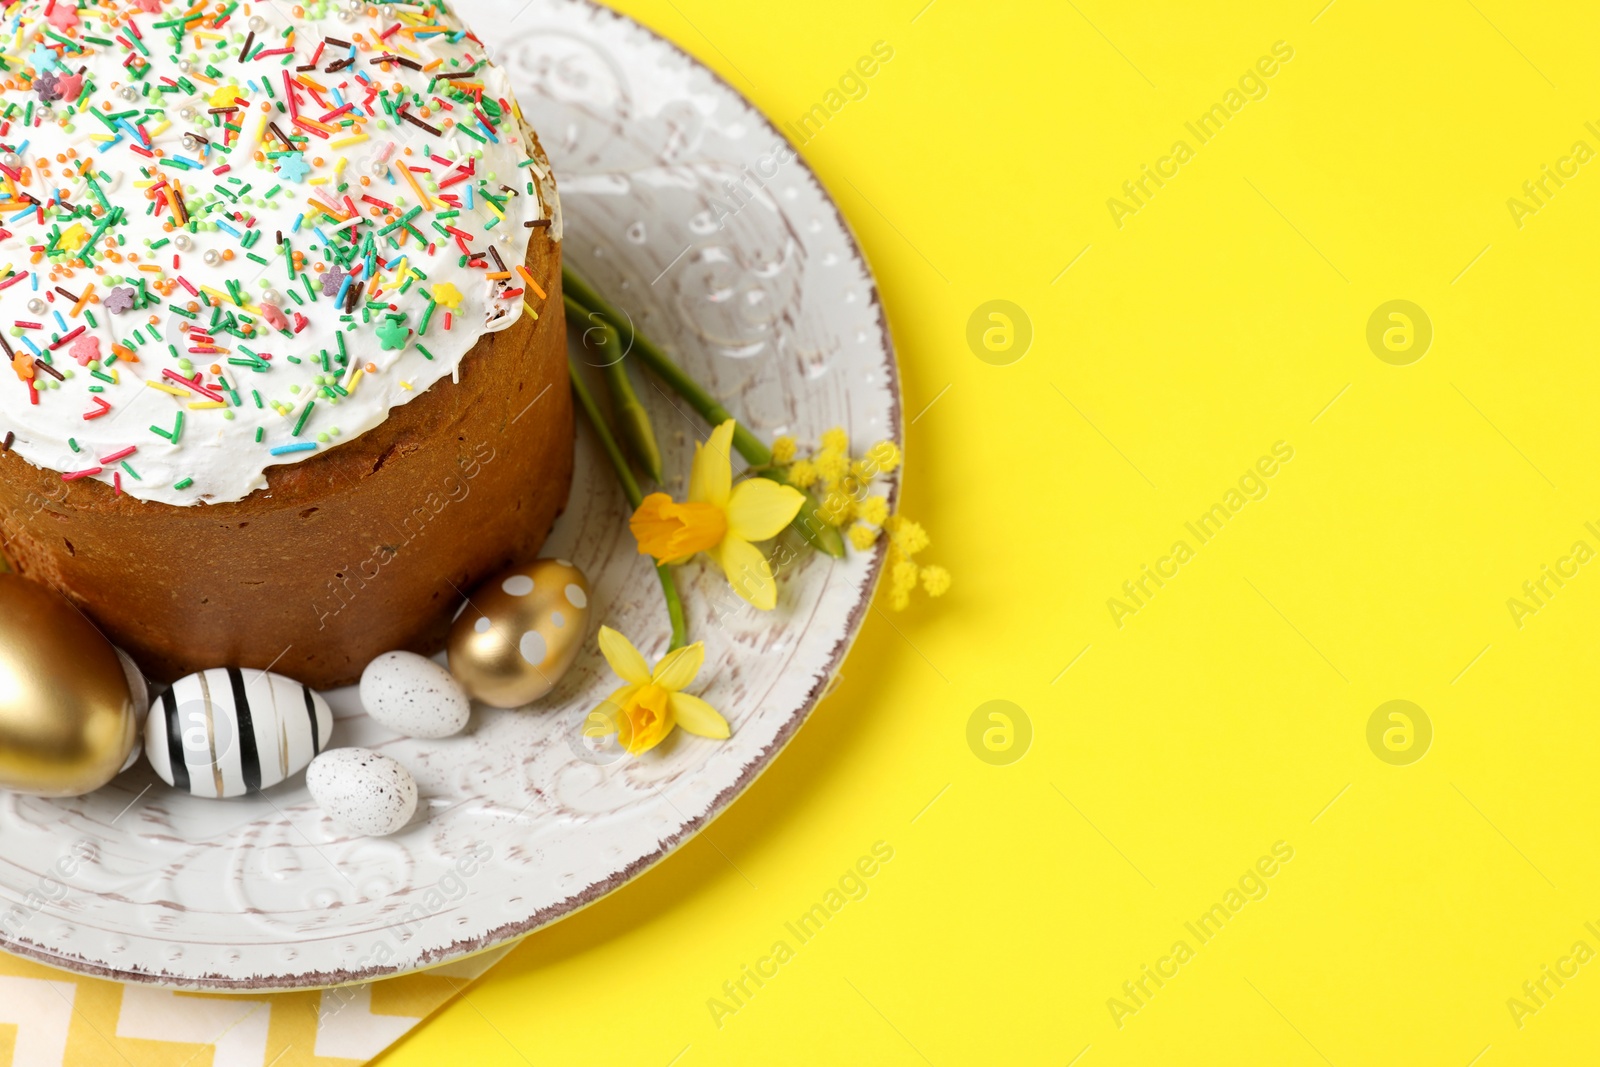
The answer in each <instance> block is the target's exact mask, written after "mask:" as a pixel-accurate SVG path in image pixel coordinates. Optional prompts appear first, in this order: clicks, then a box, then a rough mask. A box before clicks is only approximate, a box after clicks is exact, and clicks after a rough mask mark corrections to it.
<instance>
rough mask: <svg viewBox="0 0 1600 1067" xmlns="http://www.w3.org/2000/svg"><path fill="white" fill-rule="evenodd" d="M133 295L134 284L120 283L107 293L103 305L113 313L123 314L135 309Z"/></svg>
mask: <svg viewBox="0 0 1600 1067" xmlns="http://www.w3.org/2000/svg"><path fill="white" fill-rule="evenodd" d="M133 297H134V292H133V288H132V286H127V285H118V286H115V287H114V288H112V290H111V292H109V293H107V294H106V298H105V300H104V301H103V305H104V307H105V309H106V310H107V311H109V312H111V313H112V314H113V315H121V314H123V313H124V312H127V311H132V310H133Z"/></svg>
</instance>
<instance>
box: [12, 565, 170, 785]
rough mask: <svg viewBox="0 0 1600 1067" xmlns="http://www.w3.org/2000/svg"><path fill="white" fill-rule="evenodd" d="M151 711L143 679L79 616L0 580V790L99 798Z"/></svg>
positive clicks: (15, 579)
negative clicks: (99, 791)
mask: <svg viewBox="0 0 1600 1067" xmlns="http://www.w3.org/2000/svg"><path fill="white" fill-rule="evenodd" d="M147 704H148V700H147V691H146V689H145V685H144V679H143V678H141V677H139V675H138V672H137V670H136V669H134V668H133V665H132V663H131V662H129V661H128V660H127V659H126V657H124V656H123V655H122V654H121V653H120V652H118V651H117V650H116V649H115V648H113V647H112V646H111V643H110V642H109V641H107V640H106V639H105V637H104V636H102V635H101V633H100V631H99V630H97V629H95V627H94V625H93V624H92V623H90V622H89V620H88V619H87V618H85V617H84V615H83V613H82V612H80V611H78V609H77V608H75V607H73V606H72V605H71V604H70V603H68V602H67V600H66V599H65V598H64V597H62V596H60V595H58V594H57V593H56V592H54V591H53V590H51V589H49V588H47V587H45V586H42V585H39V584H37V583H35V582H31V581H28V580H27V579H25V578H21V577H19V576H18V575H15V574H0V789H7V790H11V791H12V792H16V793H30V794H33V795H35V796H45V797H72V796H79V795H80V794H83V793H89V792H93V791H94V790H96V789H99V788H100V787H101V786H103V785H105V784H106V783H107V782H109V781H110V780H111V779H112V778H114V777H116V774H117V772H118V771H120V770H122V768H123V766H124V765H125V764H126V763H127V762H128V757H129V755H130V754H131V753H132V751H133V745H134V741H135V740H136V739H137V737H138V735H139V726H140V720H141V719H142V718H143V716H144V712H145V710H146V705H147Z"/></svg>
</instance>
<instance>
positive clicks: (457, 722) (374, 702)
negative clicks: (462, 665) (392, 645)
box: [361, 652, 472, 738]
mask: <svg viewBox="0 0 1600 1067" xmlns="http://www.w3.org/2000/svg"><path fill="white" fill-rule="evenodd" d="M361 706H362V707H363V708H365V709H366V710H367V714H368V715H371V716H372V717H373V718H374V719H376V720H377V721H378V722H381V723H383V725H385V726H387V727H389V729H391V730H398V731H399V732H400V733H403V734H405V735H406V736H408V737H427V738H440V737H449V736H451V735H452V734H458V733H460V732H461V730H462V728H463V727H465V726H466V725H467V717H468V716H469V715H471V714H472V702H471V701H470V700H469V699H467V693H466V690H464V689H462V688H461V683H460V682H458V681H456V680H455V677H454V676H453V675H452V674H451V673H450V672H449V671H447V670H445V669H444V668H443V667H441V666H439V665H438V664H437V663H435V662H433V660H431V659H428V658H427V657H425V656H419V655H417V654H416V653H415V652H385V653H384V654H383V655H381V656H379V657H378V658H377V659H375V660H373V661H372V662H371V663H369V664H367V669H366V670H365V671H362V672H361Z"/></svg>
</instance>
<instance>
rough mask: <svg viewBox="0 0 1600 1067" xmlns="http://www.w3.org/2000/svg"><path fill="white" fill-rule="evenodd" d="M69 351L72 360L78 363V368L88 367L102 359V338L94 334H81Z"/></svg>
mask: <svg viewBox="0 0 1600 1067" xmlns="http://www.w3.org/2000/svg"><path fill="white" fill-rule="evenodd" d="M68 351H69V352H71V353H72V358H73V359H75V360H77V361H78V366H80V367H87V366H88V365H89V364H90V363H93V362H94V361H95V360H97V359H99V358H100V338H98V337H96V336H95V335H94V334H92V333H86V334H80V335H79V337H78V339H77V340H76V341H74V342H72V347H71V348H70V349H68Z"/></svg>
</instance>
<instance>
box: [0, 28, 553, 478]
mask: <svg viewBox="0 0 1600 1067" xmlns="http://www.w3.org/2000/svg"><path fill="white" fill-rule="evenodd" d="M368 12H374V13H375V14H369V13H368ZM161 23H169V24H168V25H165V26H162V25H160V24H161ZM180 27H181V28H182V31H183V32H182V37H181V43H180V42H179V41H178V34H179V29H180ZM106 42H109V44H108V43H106ZM336 42H345V43H343V44H340V43H336ZM78 50H81V51H78ZM145 53H148V55H146V54H145ZM384 56H387V57H390V58H389V59H387V60H381V59H380V58H379V57H384ZM241 57H243V58H241ZM352 58H353V60H354V61H353V62H348V61H349V60H351V59H352ZM0 59H3V60H4V62H5V64H6V66H7V67H8V70H9V72H8V73H5V74H0V78H3V79H4V82H3V84H4V86H5V91H4V92H0V112H3V113H4V120H3V122H0V268H3V269H0V337H3V338H4V340H5V343H6V345H7V346H8V348H9V353H10V354H9V355H7V354H6V353H5V352H0V439H4V438H6V437H7V436H8V435H9V436H10V438H11V444H10V447H11V448H12V449H13V450H15V451H16V452H17V453H18V454H19V455H20V456H21V457H22V458H24V459H26V460H28V461H29V462H31V463H33V464H35V465H37V466H40V467H44V468H47V469H50V470H53V471H58V472H61V473H62V475H63V477H65V478H68V479H69V480H74V479H76V478H93V479H96V480H99V481H103V482H108V483H112V484H114V485H117V486H119V487H120V491H121V492H123V493H127V494H129V495H130V496H133V497H135V498H138V499H141V500H150V501H160V502H163V503H168V504H179V505H186V504H195V503H220V502H224V501H232V500H238V499H241V498H243V497H245V496H247V495H248V494H250V493H251V492H253V491H255V490H257V489H260V488H262V487H264V486H265V485H266V470H267V468H268V467H270V466H273V465H276V464H281V463H294V462H299V461H301V460H304V459H306V458H308V457H310V456H314V455H317V454H319V453H320V452H322V451H324V450H326V449H328V448H331V447H334V446H336V445H338V444H339V443H341V442H344V441H349V440H351V439H352V438H354V437H357V436H359V435H360V434H362V433H365V432H366V431H368V430H370V429H372V428H373V427H375V426H378V425H380V424H381V423H382V422H383V421H384V419H385V418H387V417H388V414H389V412H390V410H391V409H393V408H394V407H396V406H399V405H401V404H404V403H406V402H408V401H409V400H412V399H415V398H416V397H418V396H420V395H421V394H422V393H423V392H424V391H425V390H427V389H428V388H429V387H430V386H432V385H434V384H435V383H436V382H439V381H440V380H441V379H443V378H446V377H452V376H454V374H455V372H456V371H457V370H458V369H459V366H460V362H461V360H462V358H463V357H464V356H465V355H466V353H467V352H468V351H469V350H470V349H471V348H472V347H473V345H474V344H475V343H476V342H477V341H478V340H479V338H480V337H481V336H482V335H483V334H484V333H485V332H488V331H493V330H500V329H505V328H506V327H508V326H510V325H511V324H512V323H513V322H515V321H516V319H517V318H518V317H519V316H520V315H521V314H522V313H523V308H524V300H526V301H527V303H528V305H529V306H531V307H532V308H534V309H539V308H542V307H543V306H544V303H545V300H544V298H543V297H542V296H541V294H540V293H539V292H538V291H536V290H535V289H534V288H533V287H530V286H528V285H527V283H526V282H525V280H524V279H523V277H522V276H521V275H520V274H519V273H518V272H517V269H516V268H517V266H518V265H519V264H521V263H522V262H523V259H524V255H525V252H526V248H527V243H528V239H529V235H530V234H531V233H532V229H531V228H530V226H529V224H537V225H540V226H549V227H550V229H551V232H552V235H553V236H554V237H555V238H556V239H557V240H559V239H560V235H561V231H560V227H561V219H560V206H559V203H558V202H557V199H556V193H555V186H554V183H553V181H552V179H551V176H550V171H549V165H548V162H547V161H546V160H545V159H544V158H543V156H542V155H537V156H535V157H533V158H530V155H529V145H530V138H529V137H528V135H527V133H526V128H525V126H524V125H523V123H522V121H521V117H520V113H519V112H518V111H517V109H516V104H515V101H514V100H513V99H512V96H511V88H510V84H509V82H508V80H507V78H506V76H505V74H504V72H502V71H501V70H499V69H498V68H496V67H493V66H488V65H484V64H485V56H484V48H483V46H482V44H481V43H480V42H479V41H478V40H477V39H476V38H475V37H473V36H472V35H470V34H469V33H467V32H466V31H465V29H464V28H463V27H462V25H461V23H460V22H459V20H457V19H456V18H455V17H454V16H452V15H450V14H449V13H448V12H447V11H446V10H445V7H444V5H442V4H439V3H428V4H412V3H379V4H375V5H369V4H360V3H352V2H350V0H345V2H344V3H338V4H332V3H313V4H304V5H294V4H290V3H286V2H283V0H265V2H263V0H252V2H250V3H237V4H234V3H224V4H221V5H219V4H216V3H210V4H206V5H204V6H193V7H192V6H191V5H189V4H186V3H180V2H177V0H168V2H163V0H100V2H97V3H95V4H94V6H92V7H91V6H88V0H84V3H83V4H82V5H76V4H75V3H73V2H71V0H23V2H21V3H17V4H14V5H12V7H10V8H8V9H7V11H6V15H5V16H4V18H3V19H0ZM146 63H147V64H148V67H146V66H144V64H146ZM130 64H131V65H130ZM308 65H310V66H308ZM300 68H306V69H300ZM140 71H142V72H143V73H142V76H136V74H137V73H138V72H140ZM446 74H452V75H464V76H463V77H455V78H443V77H440V76H441V75H446ZM397 85H398V86H399V88H397V87H396V86H397ZM291 86H292V91H293V94H294V98H293V103H292V106H291V104H290V101H289V98H288V96H287V94H288V93H289V92H290V91H291ZM479 86H481V102H480V100H479V99H478V98H477V96H476V94H477V93H478V92H479V90H478V87H479ZM230 106H231V107H235V108H236V109H237V110H234V111H232V112H227V113H221V112H219V111H218V110H217V109H221V108H225V107H230ZM91 111H93V112H95V114H91V113H90V112H91ZM241 117H242V121H241ZM225 124H226V125H236V126H238V127H239V129H238V130H237V132H235V131H231V130H228V129H227V128H226V125H225ZM426 127H431V128H432V129H431V130H430V129H429V128H426ZM199 138H204V139H205V140H204V141H202V140H200V139H199ZM283 138H288V139H289V142H290V143H289V144H287V145H286V144H285V143H283ZM156 152H160V153H161V155H160V157H157V156H156V155H154V153H156ZM258 152H259V153H261V154H262V157H263V158H262V159H260V160H257V159H256V158H255V156H256V154H257V153H258ZM69 153H72V154H71V155H69ZM147 153H149V154H147ZM408 153H409V154H408ZM319 160H320V162H318V161H319ZM85 164H87V173H80V168H82V167H84V165H85ZM46 168H48V170H47V169H46ZM219 170H221V173H218V171H219ZM464 173H465V174H466V175H467V176H466V177H464V178H463V177H462V175H463V174H464ZM413 180H414V182H415V185H414V184H413ZM163 182H165V183H166V185H165V187H163V184H162V183H163ZM175 182H176V183H181V188H180V189H178V190H177V195H176V196H174V195H172V185H173V183H175ZM363 182H366V184H362V183H363ZM341 186H343V188H341ZM269 194H270V195H269ZM30 197H31V198H32V200H31V201H30V200H29V199H28V198H30ZM363 198H366V199H363ZM374 201H376V202H374ZM314 202H317V203H320V204H321V208H319V207H318V206H314ZM352 206H354V207H356V208H358V209H359V213H358V215H356V216H351V215H350V208H351V207H352ZM322 208H325V209H326V210H322ZM416 209H420V210H416ZM118 210H120V211H121V212H122V216H121V217H115V216H114V215H113V213H114V212H116V211H118ZM413 212H415V213H413ZM41 215H42V216H43V217H42V219H41ZM351 218H359V219H360V220H361V221H359V222H351V221H349V220H350V219H351ZM175 220H176V221H184V220H188V221H187V224H186V225H183V226H180V227H174V221H175ZM452 229H453V230H456V231H460V235H459V236H458V234H456V233H452V232H450V231H451V230H452ZM384 230H387V232H380V231H384ZM409 230H414V231H415V232H408V231H409ZM191 231H196V232H191ZM352 231H354V232H355V233H357V234H359V237H358V238H357V240H356V241H355V242H354V243H352V242H351V240H350V237H349V234H350V232H352ZM279 233H281V234H282V236H283V239H284V241H285V242H286V243H285V244H283V245H279V244H278V243H277V240H278V237H277V235H278V234H279ZM252 235H254V236H252ZM419 235H420V238H419ZM423 239H425V241H424V240H423ZM462 245H464V246H465V247H466V248H467V249H469V250H470V251H471V252H472V253H473V254H474V256H475V257H476V258H473V259H471V260H469V261H468V262H467V263H466V264H465V265H463V264H462V263H461V257H462V255H463V252H462ZM333 247H341V248H346V249H352V250H353V251H349V252H346V253H344V258H345V259H346V261H347V262H346V264H345V265H344V266H342V267H340V268H339V269H338V270H335V269H334V265H335V263H336V257H335V256H334V255H333V253H332V252H331V251H330V248H333ZM430 248H431V251H430ZM491 250H492V253H493V254H491ZM296 252H298V253H301V254H302V255H303V257H304V258H303V263H302V265H301V268H300V269H298V270H296V271H295V272H294V277H293V279H292V280H291V277H290V264H291V257H292V254H293V253H296ZM230 253H231V255H230ZM134 256H137V260H135V259H134ZM496 256H498V257H499V258H498V260H496V258H495V257H496ZM115 257H121V260H120V261H118V260H117V258H115ZM223 257H227V258H223ZM258 259H259V260H264V261H265V262H264V263H263V262H258V261H257V260H258ZM79 260H83V261H84V262H82V263H80V262H79ZM175 260H176V262H175ZM317 264H321V265H322V267H321V269H320V270H319V269H318V268H317ZM345 267H348V271H346V270H345ZM97 268H98V270H97ZM504 272H510V276H509V277H508V278H502V279H492V278H490V277H488V275H490V274H494V273H504ZM346 273H348V274H350V275H352V277H351V278H350V281H349V282H348V283H346V282H345V281H344V279H343V275H344V274H346ZM372 273H375V274H376V275H377V282H376V289H377V298H376V300H374V298H373V293H374V288H375V286H374V283H373V279H372V278H371V274H372ZM306 279H309V284H308V282H307V280H306ZM141 281H142V282H143V289H142V291H141V290H140V288H139V284H140V282H141ZM533 281H534V283H535V284H536V285H537V286H539V287H540V288H542V289H544V290H546V291H548V289H549V287H550V285H551V283H552V282H553V279H549V278H535V279H533ZM358 283H359V284H360V286H361V288H360V296H359V299H358V300H356V301H355V302H354V305H353V307H354V310H353V311H351V312H348V313H347V312H346V310H345V309H346V305H345V304H340V305H336V298H337V297H338V295H339V292H340V290H341V289H342V290H343V291H344V293H345V298H346V302H347V303H348V301H349V299H350V294H351V292H352V291H353V290H355V289H356V286H357V284H358ZM91 284H92V285H93V291H92V292H90V291H89V286H90V285H91ZM325 286H326V288H325ZM402 287H404V289H403V291H402ZM158 289H161V290H164V292H158V291H157V290H158ZM191 290H192V291H191ZM68 294H70V295H68ZM85 298H86V299H85ZM274 298H276V299H275V300H274ZM130 303H131V305H132V306H127V307H125V305H128V304H130ZM452 303H455V305H456V306H454V307H452V306H451V304H452ZM191 304H192V305H193V309H192V311H191V309H190V305H191ZM430 304H432V305H434V306H433V309H432V311H431V314H430V313H429V308H430ZM175 308H176V309H177V310H175ZM119 309H120V310H119ZM183 311H191V314H193V316H194V317H193V318H189V317H188V316H186V315H184V314H182V312H183ZM394 316H403V318H395V317H394ZM425 316H426V317H427V327H426V330H425V332H424V333H422V334H421V335H420V336H419V334H418V332H417V331H418V330H419V328H421V326H422V324H423V320H424V317H425ZM91 319H92V321H91ZM80 329H81V332H76V333H75V331H80ZM230 329H231V331H233V332H230ZM195 331H198V332H195ZM340 338H342V339H343V345H344V348H343V352H344V353H345V355H346V360H345V361H344V362H341V361H340V355H341V348H340ZM52 346H54V347H52ZM169 346H170V347H169ZM388 346H392V347H388ZM174 349H175V350H176V353H177V355H176V356H174V354H173V350H174ZM324 353H326V357H327V358H326V361H324V355H323V354H324ZM95 356H98V357H99V358H98V359H95V358H94V357H95ZM429 356H431V357H432V358H431V359H430V358H428V357H429ZM108 357H114V358H108ZM135 357H136V358H135ZM269 357H270V358H269ZM297 360H298V361H299V362H296V361H297ZM213 367H216V368H217V371H213V370H212V368H213ZM52 370H53V371H55V374H52V373H50V372H51V371H52ZM30 371H31V373H32V377H31V380H30V379H29V378H28V377H27V375H28V373H29V372H30ZM57 374H58V375H60V376H61V377H60V378H59V379H58V378H57V377H56V375H57ZM442 388H449V385H445V386H442ZM341 391H342V392H343V394H344V395H341ZM258 397H259V399H258ZM34 401H36V402H34ZM85 416H92V417H89V418H86V417H85ZM180 419H181V428H180ZM258 437H259V441H258ZM129 449H134V451H132V452H129V451H128V450H129ZM288 449H295V450H292V451H290V450H288ZM275 450H276V454H274V452H275ZM180 486H181V488H180Z"/></svg>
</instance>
